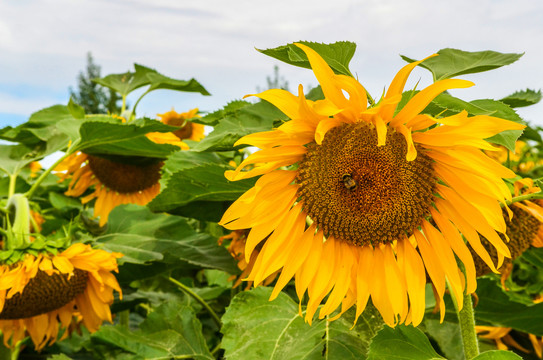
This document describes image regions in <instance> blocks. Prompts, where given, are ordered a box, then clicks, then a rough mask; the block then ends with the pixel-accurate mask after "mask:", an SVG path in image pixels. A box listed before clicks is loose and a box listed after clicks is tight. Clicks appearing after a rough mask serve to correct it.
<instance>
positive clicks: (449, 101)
mask: <svg viewBox="0 0 543 360" xmlns="http://www.w3.org/2000/svg"><path fill="white" fill-rule="evenodd" d="M406 93H407V94H408V93H409V92H408V91H406V92H404V94H406ZM402 100H403V98H402ZM402 102H403V101H402ZM463 110H466V111H467V112H468V113H469V114H470V115H492V114H493V113H494V111H493V110H488V109H484V108H482V107H479V106H477V105H475V104H473V103H469V102H467V101H464V100H461V99H459V98H457V97H454V96H452V95H450V94H448V93H441V94H439V95H438V96H436V97H435V98H434V100H433V101H432V102H431V103H430V105H428V106H427V107H426V109H424V110H423V111H422V113H423V114H428V115H432V116H436V115H440V116H442V117H445V116H451V115H455V114H458V113H459V112H461V111H463ZM397 111H398V110H397Z"/></svg>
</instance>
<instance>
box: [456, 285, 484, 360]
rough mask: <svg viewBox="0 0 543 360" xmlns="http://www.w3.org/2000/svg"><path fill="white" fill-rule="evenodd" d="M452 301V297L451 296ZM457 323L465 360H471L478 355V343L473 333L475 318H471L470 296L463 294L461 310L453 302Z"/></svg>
mask: <svg viewBox="0 0 543 360" xmlns="http://www.w3.org/2000/svg"><path fill="white" fill-rule="evenodd" d="M451 297H452V298H453V299H454V296H451ZM453 302H454V307H455V310H456V314H457V315H458V322H459V324H460V333H461V335H462V343H463V344H464V355H465V357H466V360H471V359H473V358H474V357H476V356H477V355H479V342H478V341H477V333H476V332H475V317H474V316H473V303H472V301H471V294H464V300H463V304H462V305H463V306H462V310H460V311H458V305H457V304H456V301H455V300H453Z"/></svg>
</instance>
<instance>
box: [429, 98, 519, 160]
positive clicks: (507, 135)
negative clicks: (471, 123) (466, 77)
mask: <svg viewBox="0 0 543 360" xmlns="http://www.w3.org/2000/svg"><path fill="white" fill-rule="evenodd" d="M463 110H465V111H467V112H468V114H470V115H490V116H494V117H498V118H502V119H506V120H510V121H514V122H518V123H523V121H522V118H521V117H520V116H519V115H518V114H517V113H516V112H515V110H514V109H512V108H511V107H509V106H508V105H507V104H505V103H503V102H501V101H497V100H491V99H479V100H473V101H471V102H466V101H464V100H461V99H458V98H456V97H454V96H451V95H450V94H447V93H443V94H440V95H438V96H437V97H436V98H435V99H434V100H433V101H432V103H430V105H428V106H427V107H426V109H424V111H423V113H425V114H429V115H433V116H436V115H440V116H451V115H455V114H457V113H459V112H461V111H463ZM521 134H522V130H506V131H503V132H501V133H499V134H496V135H494V136H492V137H490V138H488V139H486V140H487V141H489V142H491V143H493V144H497V145H503V146H505V147H506V148H508V149H509V150H511V151H514V150H515V142H516V141H517V139H518V138H519V137H520V135H521Z"/></svg>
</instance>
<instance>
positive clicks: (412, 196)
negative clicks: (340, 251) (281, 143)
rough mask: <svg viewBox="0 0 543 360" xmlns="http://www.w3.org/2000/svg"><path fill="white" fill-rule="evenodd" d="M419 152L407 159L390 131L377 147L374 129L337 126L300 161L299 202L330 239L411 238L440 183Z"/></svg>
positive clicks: (359, 242)
mask: <svg viewBox="0 0 543 360" xmlns="http://www.w3.org/2000/svg"><path fill="white" fill-rule="evenodd" d="M417 150H418V155H417V158H416V159H415V160H413V161H407V160H406V159H405V156H406V152H407V145H406V141H405V138H404V137H403V135H401V134H399V133H397V132H395V131H394V130H393V129H392V128H388V129H387V139H386V145H383V146H379V147H378V146H377V131H376V130H375V128H374V127H373V126H372V125H369V124H366V123H358V124H344V125H342V126H338V127H335V128H333V129H331V130H329V131H328V132H327V133H326V136H325V137H324V141H323V142H322V144H321V145H320V146H319V145H317V144H311V145H309V146H308V149H307V154H306V155H305V157H304V159H303V160H302V161H301V162H300V165H299V168H298V177H297V178H296V182H297V183H298V184H299V185H300V188H299V190H298V196H299V200H300V201H301V202H302V203H303V204H304V210H305V211H306V212H307V214H308V215H309V217H310V218H311V219H312V220H313V221H314V222H315V223H316V224H317V226H318V227H319V228H320V229H322V230H323V231H324V233H325V235H326V236H333V237H334V238H336V239H338V240H343V241H346V242H348V243H350V244H354V245H367V244H377V243H390V242H391V241H394V240H397V239H401V238H404V237H406V236H410V235H411V234H412V233H413V231H414V229H416V228H417V226H419V225H420V224H421V222H422V220H423V219H424V218H425V217H426V216H427V215H428V214H429V209H430V206H431V204H432V201H433V193H434V190H435V187H436V181H437V180H436V175H435V172H434V170H433V166H432V160H431V159H430V158H429V157H428V156H427V155H425V154H424V152H423V151H421V149H419V148H417Z"/></svg>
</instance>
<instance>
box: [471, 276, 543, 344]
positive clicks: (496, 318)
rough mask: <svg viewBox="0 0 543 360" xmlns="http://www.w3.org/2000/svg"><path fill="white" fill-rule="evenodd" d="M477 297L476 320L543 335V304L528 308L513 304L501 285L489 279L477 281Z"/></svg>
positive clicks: (523, 305)
mask: <svg viewBox="0 0 543 360" xmlns="http://www.w3.org/2000/svg"><path fill="white" fill-rule="evenodd" d="M477 295H478V297H479V302H478V304H477V306H476V307H475V318H476V320H478V321H479V320H482V321H483V322H487V323H490V324H492V325H494V326H501V327H511V328H513V329H516V330H520V331H524V332H527V333H530V334H534V335H537V336H542V335H543V303H540V304H534V305H531V306H528V305H525V304H520V303H517V302H513V301H512V300H511V299H509V297H508V296H507V295H506V294H505V293H504V291H503V290H502V289H501V287H500V286H499V284H498V283H496V282H495V281H492V280H491V279H489V278H481V279H478V280H477Z"/></svg>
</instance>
